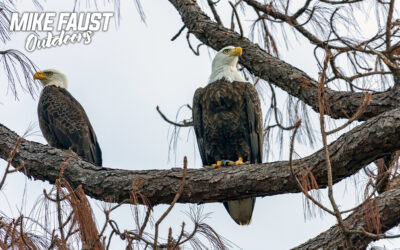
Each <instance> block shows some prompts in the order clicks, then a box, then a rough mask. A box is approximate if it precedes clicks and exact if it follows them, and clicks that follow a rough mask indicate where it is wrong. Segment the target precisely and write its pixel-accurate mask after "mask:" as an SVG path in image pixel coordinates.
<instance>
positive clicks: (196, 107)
mask: <svg viewBox="0 0 400 250" xmlns="http://www.w3.org/2000/svg"><path fill="white" fill-rule="evenodd" d="M203 93H204V89H203V88H198V89H197V90H196V92H195V93H194V97H193V105H192V117H193V126H194V132H195V134H196V138H197V145H198V148H199V152H200V156H201V160H202V162H203V165H208V164H211V163H210V162H208V160H207V156H206V152H205V147H204V143H205V138H204V125H203V114H202V106H201V98H202V96H203Z"/></svg>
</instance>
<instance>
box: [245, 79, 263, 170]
mask: <svg viewBox="0 0 400 250" xmlns="http://www.w3.org/2000/svg"><path fill="white" fill-rule="evenodd" d="M243 95H244V100H245V109H246V110H245V111H246V112H247V123H248V129H249V135H250V150H251V152H250V153H251V158H250V162H251V163H261V162H262V158H263V142H264V136H263V125H262V111H261V103H260V98H259V97H258V93H257V90H256V88H255V86H254V85H252V84H251V83H246V88H245V91H244V93H243Z"/></svg>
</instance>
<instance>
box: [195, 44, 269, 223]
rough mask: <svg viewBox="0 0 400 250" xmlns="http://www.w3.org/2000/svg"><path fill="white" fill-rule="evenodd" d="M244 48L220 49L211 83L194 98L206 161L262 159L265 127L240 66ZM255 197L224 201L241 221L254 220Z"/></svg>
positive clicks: (230, 162) (228, 162) (255, 96)
mask: <svg viewBox="0 0 400 250" xmlns="http://www.w3.org/2000/svg"><path fill="white" fill-rule="evenodd" d="M241 54H242V48H240V47H233V46H228V47H225V48H223V49H221V50H220V51H219V52H218V53H217V54H216V56H215V58H214V60H213V62H212V72H211V76H210V79H209V82H208V85H207V86H206V87H204V88H198V89H197V90H196V92H195V94H194V98H193V109H192V110H193V111H192V112H193V114H192V115H193V124H194V129H195V133H196V138H197V144H198V148H199V151H200V155H201V159H202V162H203V165H205V166H210V165H211V166H213V167H219V166H222V165H239V164H248V163H261V162H262V152H263V127H262V113H261V105H260V99H259V97H258V94H257V90H256V88H255V87H254V86H253V85H252V84H251V83H249V82H245V80H244V79H243V77H242V75H241V74H240V73H239V71H238V70H237V67H236V65H237V62H238V59H239V56H240V55H241ZM254 205H255V198H247V199H242V200H235V201H228V202H224V206H225V208H226V210H227V211H228V213H229V214H230V216H231V217H232V219H233V220H234V221H235V222H236V223H237V224H239V225H247V224H249V223H250V221H251V216H252V214H253V209H254Z"/></svg>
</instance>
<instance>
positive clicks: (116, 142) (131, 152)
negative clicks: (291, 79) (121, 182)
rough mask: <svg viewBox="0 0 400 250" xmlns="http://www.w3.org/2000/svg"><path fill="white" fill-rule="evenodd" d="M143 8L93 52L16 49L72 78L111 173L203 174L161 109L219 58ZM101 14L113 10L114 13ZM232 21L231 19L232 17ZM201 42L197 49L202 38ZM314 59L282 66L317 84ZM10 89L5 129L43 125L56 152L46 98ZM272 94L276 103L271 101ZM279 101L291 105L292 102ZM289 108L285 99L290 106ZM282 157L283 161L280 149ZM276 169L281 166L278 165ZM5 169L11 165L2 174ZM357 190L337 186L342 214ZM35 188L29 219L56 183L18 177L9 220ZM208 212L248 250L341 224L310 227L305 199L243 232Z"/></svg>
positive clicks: (170, 14) (5, 196) (297, 58)
mask: <svg viewBox="0 0 400 250" xmlns="http://www.w3.org/2000/svg"><path fill="white" fill-rule="evenodd" d="M29 2H30V1H24V2H22V1H20V2H18V3H17V9H18V10H20V11H23V10H24V11H28V10H31V11H33V10H35V11H36V9H34V7H33V5H32V4H31V3H29ZM55 2H56V1H48V3H44V9H45V10H46V11H57V12H59V11H71V10H72V8H73V1H63V2H62V5H61V4H60V1H57V2H56V3H55ZM142 4H143V7H144V11H145V14H146V16H147V19H146V24H144V23H143V22H141V21H140V17H139V15H138V14H137V11H136V9H135V6H134V4H133V1H123V3H121V10H122V13H121V16H122V19H121V22H120V26H119V27H118V28H116V26H115V25H114V23H112V25H111V26H110V29H109V30H108V31H107V32H99V33H96V34H95V35H94V37H93V41H92V43H91V44H90V45H82V44H73V45H68V46H62V47H58V48H51V49H43V50H37V51H34V52H32V53H28V52H26V51H25V50H24V43H25V38H26V36H27V35H28V33H23V32H20V33H16V34H15V35H13V37H12V41H11V42H8V43H7V44H6V48H14V49H19V50H21V51H23V52H26V55H27V56H29V58H30V59H32V60H33V61H34V62H35V63H36V64H37V65H38V66H39V67H40V68H41V69H47V68H55V69H58V70H60V71H61V72H63V73H65V74H66V75H67V77H68V81H69V91H70V92H71V94H72V95H73V96H74V97H75V98H76V99H77V100H78V101H79V102H80V103H81V104H82V106H83V107H84V108H85V110H86V112H87V114H88V116H89V118H90V120H91V123H92V125H93V127H94V130H95V131H96V134H97V137H98V140H99V142H100V146H101V149H102V151H103V165H104V166H105V167H110V168H122V169H131V170H139V169H169V168H172V167H182V161H183V156H185V155H186V156H187V157H188V162H189V167H190V168H199V167H201V160H200V156H199V154H198V152H197V146H196V142H195V139H194V133H193V131H192V130H189V129H182V130H181V133H180V139H179V142H178V148H177V151H176V154H174V153H173V152H171V153H169V138H170V137H169V136H171V132H172V127H171V126H170V125H169V124H167V123H166V122H164V121H163V120H162V119H161V118H160V116H159V115H158V113H157V112H156V109H155V108H156V106H157V105H159V106H160V108H161V110H162V111H163V112H164V113H165V114H166V115H167V116H168V117H170V118H173V119H174V118H175V115H176V112H177V110H178V109H179V107H180V106H182V105H184V104H187V103H189V104H190V103H191V102H192V97H193V94H194V91H195V90H196V88H198V87H201V86H205V85H206V83H207V80H208V76H209V74H210V70H211V57H212V56H213V53H214V52H213V51H212V50H210V51H209V50H207V49H206V47H205V46H203V47H202V48H201V50H200V52H201V54H200V56H195V55H194V54H193V53H192V52H191V51H190V49H189V48H188V46H187V43H186V40H185V36H184V35H182V36H181V37H179V38H178V39H177V40H176V41H174V42H171V41H170V39H171V37H172V36H173V35H174V34H176V32H177V31H178V30H179V29H180V28H181V26H182V22H181V19H180V16H179V15H178V13H177V11H176V10H175V9H174V8H173V6H172V5H171V4H170V3H169V2H168V1H166V0H152V1H142ZM101 8H102V10H112V7H110V6H108V7H107V8H106V7H101ZM91 10H93V9H91ZM227 10H229V9H228V8H227ZM222 16H223V17H224V18H227V19H229V16H230V12H229V13H228V12H227V13H223V15H222ZM250 21H251V20H247V22H245V25H247V26H249V25H250ZM247 28H248V27H247ZM192 41H193V42H194V43H197V41H196V39H195V38H194V37H193V38H192ZM312 49H313V48H312V47H310V46H308V45H305V44H304V43H303V44H299V43H292V46H291V47H290V48H289V49H285V47H284V46H282V49H281V52H282V58H283V59H285V60H286V61H288V62H289V63H291V64H292V65H294V66H296V67H298V68H300V69H302V70H304V71H306V72H307V73H308V74H310V75H311V76H313V77H316V76H317V74H318V69H317V67H316V65H315V61H314V57H313V55H312ZM244 53H245V52H244ZM210 56H211V57H210ZM0 80H1V82H0V101H1V103H2V104H1V105H0V122H1V123H3V124H4V125H5V126H7V127H8V128H10V129H12V130H14V131H15V132H17V133H18V134H19V135H22V134H23V133H24V132H25V130H26V129H27V128H28V126H29V124H31V123H34V124H35V126H34V128H35V129H34V130H35V131H37V133H36V135H33V136H30V137H28V139H29V140H34V141H38V142H41V143H44V144H46V141H45V140H44V138H43V137H42V135H41V132H40V129H39V126H38V119H37V110H36V109H37V101H38V100H37V98H36V99H32V97H31V96H30V95H28V94H26V93H23V92H21V90H20V92H19V93H20V100H19V101H16V100H15V99H14V97H13V95H12V94H11V92H9V91H7V85H8V84H7V80H6V78H5V77H4V73H3V72H2V73H1V74H0ZM264 94H265V95H266V97H267V98H265V99H266V100H268V97H269V96H268V95H269V93H264ZM279 95H280V96H281V97H283V94H279ZM284 101H285V99H284V98H281V100H280V103H284ZM265 105H268V102H267V103H266V104H265ZM265 107H266V106H264V109H265ZM190 115H191V114H190V112H188V111H187V110H186V112H183V113H182V116H181V117H182V118H190ZM316 128H318V127H316ZM287 136H289V135H287ZM273 147H274V152H275V153H277V152H278V149H279V145H276V146H275V145H273ZM275 147H276V148H275ZM319 147H320V143H319V144H318V145H317V146H316V147H315V148H311V147H310V146H307V145H298V149H297V152H298V153H300V155H301V156H302V157H303V156H307V155H309V154H311V153H312V152H314V151H316V150H317V149H318V148H319ZM284 148H287V149H288V148H289V145H284ZM287 149H285V152H287ZM276 156H279V155H278V154H276ZM285 157H286V158H285ZM169 158H170V160H168V159H169ZM175 159H176V160H175ZM273 159H275V160H277V159H278V157H275V158H273ZM282 160H287V153H286V154H283V156H282ZM5 165H6V164H5V162H4V161H2V160H1V161H0V171H3V170H1V169H3V167H4V166H5ZM356 178H358V177H356ZM363 181H365V180H361V182H363ZM353 182H354V178H350V179H348V180H346V181H342V182H341V183H339V184H337V185H335V186H334V189H335V195H336V197H337V199H338V200H339V202H340V204H342V207H351V206H352V205H354V204H355V200H356V199H355V198H356V196H357V195H356V193H355V192H354V190H355V188H354V185H353ZM25 183H26V185H27V190H28V193H27V194H28V195H27V202H26V203H27V205H26V206H25V207H26V211H23V212H24V213H26V212H28V211H30V208H31V207H32V204H33V202H34V201H35V200H36V198H37V197H38V196H39V195H41V193H42V190H43V189H44V188H46V189H49V188H50V185H49V184H48V183H46V182H41V181H30V180H27V178H25V176H24V175H23V174H21V173H17V174H13V175H11V176H9V177H8V179H7V185H6V187H5V188H4V189H3V190H2V192H0V210H1V211H4V212H5V213H7V214H8V215H9V216H18V210H17V209H16V208H17V207H18V208H19V207H20V204H21V197H22V192H23V190H24V185H25ZM321 195H322V197H323V200H324V201H325V204H328V202H327V200H326V199H324V197H326V191H322V192H321ZM101 204H102V203H101V202H98V201H94V200H92V206H93V208H94V210H95V211H96V219H97V221H98V224H99V225H102V223H103V219H104V218H103V216H102V214H101V213H100V212H99V207H101ZM165 209H166V206H163V205H161V206H157V207H156V208H155V214H156V215H160V214H161V213H162V212H163V211H164V210H165ZM185 211H186V212H187V211H189V206H188V205H182V204H178V205H177V206H176V207H175V208H174V210H173V212H172V213H171V214H170V215H169V217H168V219H167V220H166V221H165V222H164V223H163V225H162V227H161V231H160V232H161V235H162V236H164V237H166V236H167V228H168V227H169V226H172V228H173V230H174V232H178V231H179V230H180V224H181V222H182V220H185V221H186V222H187V224H190V223H189V220H188V219H187V218H185V215H184V213H183V212H185ZM204 212H205V213H211V215H210V216H209V218H208V219H207V220H206V223H208V224H210V225H211V226H212V227H213V228H214V229H215V230H216V231H217V232H218V233H220V234H221V235H223V236H224V237H225V238H227V239H229V240H231V241H232V242H233V243H235V244H236V245H237V248H238V249H239V248H242V249H288V248H290V247H295V246H297V245H298V244H301V243H303V242H305V241H306V240H308V239H310V238H312V237H314V236H316V235H317V234H319V233H320V232H322V231H324V230H326V229H328V228H329V227H331V226H332V225H334V224H335V219H334V218H333V217H331V216H329V215H326V214H323V215H322V216H319V213H318V216H317V217H316V218H310V217H307V219H305V217H304V208H303V201H302V195H300V194H286V195H278V196H272V197H265V198H257V201H256V206H255V210H254V214H253V220H252V223H251V225H250V226H238V225H237V224H235V222H234V221H233V220H232V219H231V218H230V216H229V215H228V213H227V212H226V211H225V209H224V207H223V205H222V204H220V203H213V204H205V205H204ZM112 217H113V218H114V219H115V220H117V221H118V222H119V223H120V228H124V229H125V228H126V229H133V228H134V223H133V220H132V216H131V210H130V209H129V206H125V207H122V208H121V209H120V210H119V211H116V212H115V213H114V214H112ZM397 242H399V241H397ZM123 245H124V244H121V241H120V240H119V239H117V238H115V239H114V241H113V246H114V247H113V248H112V249H120V248H122V246H123ZM385 245H386V247H387V248H389V249H391V248H394V247H395V241H390V242H387V241H386V243H385Z"/></svg>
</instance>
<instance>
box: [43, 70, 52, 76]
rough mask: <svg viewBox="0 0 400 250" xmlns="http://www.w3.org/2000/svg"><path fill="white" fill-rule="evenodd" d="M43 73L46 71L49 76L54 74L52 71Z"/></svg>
mask: <svg viewBox="0 0 400 250" xmlns="http://www.w3.org/2000/svg"><path fill="white" fill-rule="evenodd" d="M43 73H45V74H46V75H48V76H52V75H53V72H51V71H44V72H43Z"/></svg>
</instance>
